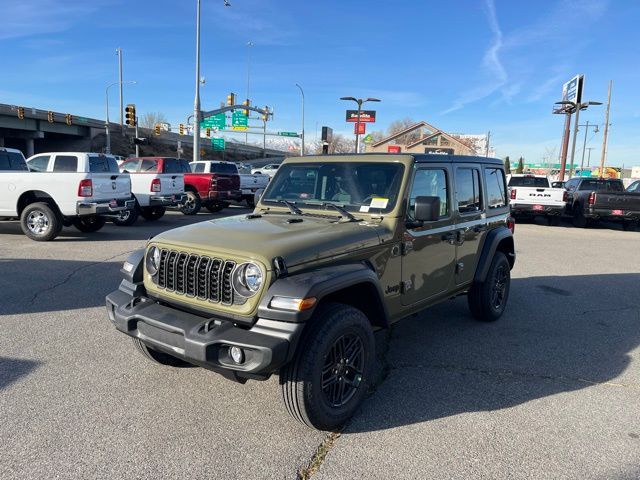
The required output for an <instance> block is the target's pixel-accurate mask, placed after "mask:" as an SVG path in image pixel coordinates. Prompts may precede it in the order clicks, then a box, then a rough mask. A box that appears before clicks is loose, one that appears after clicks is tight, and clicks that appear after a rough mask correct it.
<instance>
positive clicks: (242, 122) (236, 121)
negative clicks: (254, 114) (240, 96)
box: [231, 110, 249, 130]
mask: <svg viewBox="0 0 640 480" xmlns="http://www.w3.org/2000/svg"><path fill="white" fill-rule="evenodd" d="M248 126H249V118H248V117H247V116H246V115H245V114H244V110H234V111H233V113H232V114H231V128H232V129H233V130H246V129H247V127H248Z"/></svg>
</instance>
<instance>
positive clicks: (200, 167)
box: [191, 160, 270, 208]
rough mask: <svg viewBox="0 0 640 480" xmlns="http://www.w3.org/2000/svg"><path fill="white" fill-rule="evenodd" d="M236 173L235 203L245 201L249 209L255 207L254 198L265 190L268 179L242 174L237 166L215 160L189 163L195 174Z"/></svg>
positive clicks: (259, 175)
mask: <svg viewBox="0 0 640 480" xmlns="http://www.w3.org/2000/svg"><path fill="white" fill-rule="evenodd" d="M234 168H235V169H236V170H235V171H236V173H237V174H238V175H239V176H240V197H239V198H237V199H236V200H237V201H245V202H247V205H248V206H250V207H252V208H253V207H254V206H255V202H254V197H255V195H256V193H257V194H258V195H259V194H260V193H262V191H263V190H264V189H265V188H266V186H267V184H268V183H269V180H270V177H268V176H267V175H262V174H250V173H242V171H241V170H240V169H239V168H238V166H237V165H236V164H234V163H231V162H219V161H215V160H201V161H199V162H192V163H191V170H192V171H193V172H196V173H217V174H220V173H223V172H222V171H223V170H224V171H227V172H232V171H233V169H234Z"/></svg>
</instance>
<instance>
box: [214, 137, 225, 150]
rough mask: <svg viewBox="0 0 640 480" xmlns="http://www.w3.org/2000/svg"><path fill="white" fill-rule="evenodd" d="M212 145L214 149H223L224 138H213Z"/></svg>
mask: <svg viewBox="0 0 640 480" xmlns="http://www.w3.org/2000/svg"><path fill="white" fill-rule="evenodd" d="M211 146H212V147H213V150H214V151H223V150H224V147H225V143H224V138H212V139H211Z"/></svg>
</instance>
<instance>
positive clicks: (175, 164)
mask: <svg viewBox="0 0 640 480" xmlns="http://www.w3.org/2000/svg"><path fill="white" fill-rule="evenodd" d="M164 173H182V166H181V165H180V162H179V161H178V159H177V158H165V159H164Z"/></svg>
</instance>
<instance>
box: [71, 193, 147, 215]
mask: <svg viewBox="0 0 640 480" xmlns="http://www.w3.org/2000/svg"><path fill="white" fill-rule="evenodd" d="M135 207H136V201H135V200H134V199H132V198H130V197H129V198H114V199H113V200H111V201H108V202H107V201H102V202H78V203H77V204H76V213H77V214H78V215H109V214H115V213H118V212H122V211H123V210H133V209H134V208H135Z"/></svg>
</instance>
